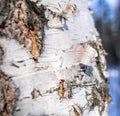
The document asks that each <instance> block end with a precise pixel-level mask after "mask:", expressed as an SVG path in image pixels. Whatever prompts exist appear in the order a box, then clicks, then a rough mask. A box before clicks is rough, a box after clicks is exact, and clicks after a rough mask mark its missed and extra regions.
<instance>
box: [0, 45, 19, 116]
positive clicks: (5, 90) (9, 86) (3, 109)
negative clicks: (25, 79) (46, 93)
mask: <svg viewBox="0 0 120 116" xmlns="http://www.w3.org/2000/svg"><path fill="white" fill-rule="evenodd" d="M3 55H4V51H3V50H2V48H1V47H0V65H1V64H2V56H3ZM18 95H19V91H18V89H16V87H15V85H14V83H13V82H12V80H11V79H10V77H8V76H7V75H5V74H4V73H3V72H2V70H1V69H0V116H10V115H11V114H12V113H13V110H14V108H15V106H16V101H17V98H18Z"/></svg>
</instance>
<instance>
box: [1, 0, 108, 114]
mask: <svg viewBox="0 0 120 116" xmlns="http://www.w3.org/2000/svg"><path fill="white" fill-rule="evenodd" d="M41 4H43V5H44V6H46V7H47V8H48V9H50V10H51V11H53V12H55V13H56V14H61V13H63V15H64V17H65V18H66V19H67V20H65V19H62V21H60V20H59V18H58V17H57V16H56V17H55V18H53V15H51V14H50V12H49V11H46V17H47V18H48V19H49V21H48V24H47V26H45V30H44V33H45V37H44V45H43V47H44V49H43V52H42V54H41V55H40V57H39V63H35V62H34V60H33V59H31V58H32V55H31V54H30V52H29V51H28V50H27V49H26V48H24V47H23V45H20V44H19V43H18V42H17V41H16V40H9V39H6V38H5V37H3V38H1V40H0V45H1V46H2V47H3V48H4V51H5V55H4V60H3V65H1V69H2V71H4V72H5V73H6V74H7V75H9V76H12V79H13V81H14V83H15V84H16V86H17V87H18V88H19V89H20V96H19V101H18V102H17V109H18V108H19V109H20V111H15V112H14V115H15V116H43V115H46V116H52V115H53V116H79V115H80V116H99V115H102V116H107V104H108V103H107V100H106V99H107V98H105V97H102V96H101V94H102V93H100V92H98V90H96V88H98V89H102V88H101V86H102V87H103V88H104V86H107V84H106V83H105V77H106V67H105V65H106V64H105V59H104V53H103V52H104V51H103V50H102V49H100V47H99V46H101V41H100V39H99V38H98V36H99V34H98V32H97V31H96V28H95V25H94V21H93V18H92V15H91V13H90V11H89V10H88V7H89V3H88V1H87V0H55V1H53V0H42V1H41V2H38V3H37V5H38V6H39V5H41ZM74 6H75V9H73V11H71V10H72V8H74ZM94 46H95V47H94ZM97 60H99V62H100V65H99V66H97V63H96V62H97ZM101 64H102V65H101ZM81 66H82V67H81ZM101 66H103V67H101ZM83 68H84V69H83ZM101 68H102V69H101ZM101 73H102V75H101ZM103 76H105V77H103ZM61 80H64V89H65V91H64V96H62V97H63V98H62V97H60V94H59V92H60V90H59V87H60V84H59V83H60V82H61ZM102 84H104V85H102ZM93 87H95V89H93ZM33 89H36V90H39V92H40V93H39V94H38V93H37V95H38V96H37V97H36V98H35V99H32V95H31V92H32V91H33ZM93 91H94V94H95V95H94V94H93ZM103 92H104V94H105V91H103ZM87 93H89V94H90V95H88V96H87V95H86V94H87ZM33 94H34V92H33ZM69 94H71V98H68V96H69ZM103 99H105V100H103ZM97 100H98V101H99V103H97V102H98V101H97ZM90 101H91V102H92V103H90ZM92 105H93V106H92ZM94 105H95V106H94ZM104 105H105V108H104ZM92 107H93V110H92ZM102 108H103V109H102ZM17 109H16V110H17Z"/></svg>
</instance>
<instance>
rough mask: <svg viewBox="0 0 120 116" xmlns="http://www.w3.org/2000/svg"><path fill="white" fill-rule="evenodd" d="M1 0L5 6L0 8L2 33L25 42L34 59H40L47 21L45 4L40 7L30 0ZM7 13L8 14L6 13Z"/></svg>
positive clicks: (0, 28)
mask: <svg viewBox="0 0 120 116" xmlns="http://www.w3.org/2000/svg"><path fill="white" fill-rule="evenodd" d="M0 2H1V4H3V5H2V6H3V8H1V10H0V11H1V12H0V20H1V23H0V33H1V35H5V36H7V37H8V38H10V39H16V40H18V41H19V43H20V44H24V46H25V47H26V48H27V49H28V50H29V51H30V52H31V53H32V55H33V56H34V59H35V60H38V57H39V55H40V53H41V50H42V46H43V44H42V43H43V42H42V41H43V36H44V24H45V22H46V21H47V20H46V18H45V13H44V10H45V9H44V6H41V7H40V8H38V7H37V6H36V4H35V3H34V2H31V1H30V0H17V1H14V0H13V1H12V0H10V1H0ZM2 2H3V3H2ZM4 3H5V4H6V5H5V4H4ZM6 6H8V7H6ZM5 7H6V8H5ZM5 9H6V10H5ZM6 13H7V15H5V14H6Z"/></svg>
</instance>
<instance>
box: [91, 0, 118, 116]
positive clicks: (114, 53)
mask: <svg viewBox="0 0 120 116" xmlns="http://www.w3.org/2000/svg"><path fill="white" fill-rule="evenodd" d="M90 1H91V3H92V9H93V12H94V14H93V17H94V19H95V25H96V28H97V30H98V32H99V33H100V36H101V38H102V43H103V46H104V48H105V50H106V51H107V53H108V55H107V56H106V58H107V64H108V71H109V81H110V85H109V86H110V95H111V96H112V102H111V103H110V105H109V116H120V0H90Z"/></svg>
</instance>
